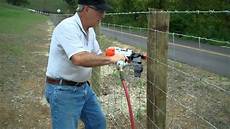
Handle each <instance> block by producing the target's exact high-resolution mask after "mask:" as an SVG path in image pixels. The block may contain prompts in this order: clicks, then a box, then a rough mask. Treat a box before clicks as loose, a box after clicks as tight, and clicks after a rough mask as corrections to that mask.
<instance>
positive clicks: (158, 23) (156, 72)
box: [147, 9, 169, 129]
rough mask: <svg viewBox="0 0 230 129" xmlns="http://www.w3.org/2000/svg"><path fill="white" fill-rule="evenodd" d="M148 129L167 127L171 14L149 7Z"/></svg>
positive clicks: (163, 128)
mask: <svg viewBox="0 0 230 129" xmlns="http://www.w3.org/2000/svg"><path fill="white" fill-rule="evenodd" d="M149 11H150V14H149V17H148V18H149V19H148V28H149V32H148V43H147V53H148V60H147V80H148V81H147V129H165V125H166V123H165V122H166V95H167V94H166V93H167V54H168V51H167V50H168V34H167V32H168V31H169V14H168V13H165V12H160V11H159V10H154V9H149Z"/></svg>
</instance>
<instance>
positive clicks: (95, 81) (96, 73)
mask: <svg viewBox="0 0 230 129" xmlns="http://www.w3.org/2000/svg"><path fill="white" fill-rule="evenodd" d="M100 27H101V24H99V25H98V26H96V27H95V28H94V29H95V32H96V35H97V41H98V43H99V44H100ZM100 72H101V68H100V67H94V68H93V70H92V78H91V83H92V88H93V90H94V91H95V93H96V94H97V96H100V94H101V87H100V76H101V74H100Z"/></svg>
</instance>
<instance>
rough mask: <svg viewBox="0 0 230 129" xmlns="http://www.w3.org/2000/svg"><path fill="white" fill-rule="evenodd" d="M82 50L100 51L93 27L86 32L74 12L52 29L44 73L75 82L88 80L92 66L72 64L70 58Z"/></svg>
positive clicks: (99, 52)
mask: <svg viewBox="0 0 230 129" xmlns="http://www.w3.org/2000/svg"><path fill="white" fill-rule="evenodd" d="M82 51H87V52H94V53H96V54H101V53H102V52H101V50H100V47H99V45H98V42H97V40H96V35H95V32H94V30H93V28H90V29H89V30H88V34H87V33H86V32H85V31H84V29H83V27H82V23H81V20H80V18H79V16H78V13H76V14H75V15H74V16H72V17H69V18H67V19H65V20H63V21H62V22H61V23H60V24H58V26H57V27H56V28H55V29H54V32H53V34H52V39H51V44H50V51H49V59H48V66H47V72H46V75H47V76H49V77H51V78H61V79H66V80H71V81H75V82H83V81H87V80H89V78H90V76H91V71H92V68H89V67H82V66H77V65H74V64H72V62H71V60H70V58H71V56H73V55H74V54H76V53H79V52H82Z"/></svg>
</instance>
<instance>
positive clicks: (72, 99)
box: [45, 83, 106, 129]
mask: <svg viewBox="0 0 230 129" xmlns="http://www.w3.org/2000/svg"><path fill="white" fill-rule="evenodd" d="M45 96H46V99H47V101H48V102H49V104H50V110H51V118H52V128H53V129H77V126H78V120H79V119H81V120H82V121H83V123H84V124H85V129H106V120H105V116H104V114H103V112H102V110H101V107H100V105H99V103H98V100H97V97H96V95H95V93H94V92H93V90H92V89H91V87H90V86H89V85H88V84H87V83H85V84H84V85H82V86H81V87H76V86H60V85H52V84H49V83H46V89H45Z"/></svg>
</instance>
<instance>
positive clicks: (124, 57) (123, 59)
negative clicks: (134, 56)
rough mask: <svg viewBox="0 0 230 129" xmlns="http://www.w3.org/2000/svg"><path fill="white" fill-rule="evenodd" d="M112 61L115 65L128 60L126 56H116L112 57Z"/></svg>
mask: <svg viewBox="0 0 230 129" xmlns="http://www.w3.org/2000/svg"><path fill="white" fill-rule="evenodd" d="M110 59H111V61H112V62H113V63H116V62H117V61H125V60H128V58H127V57H126V56H124V55H123V54H115V55H114V56H110Z"/></svg>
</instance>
